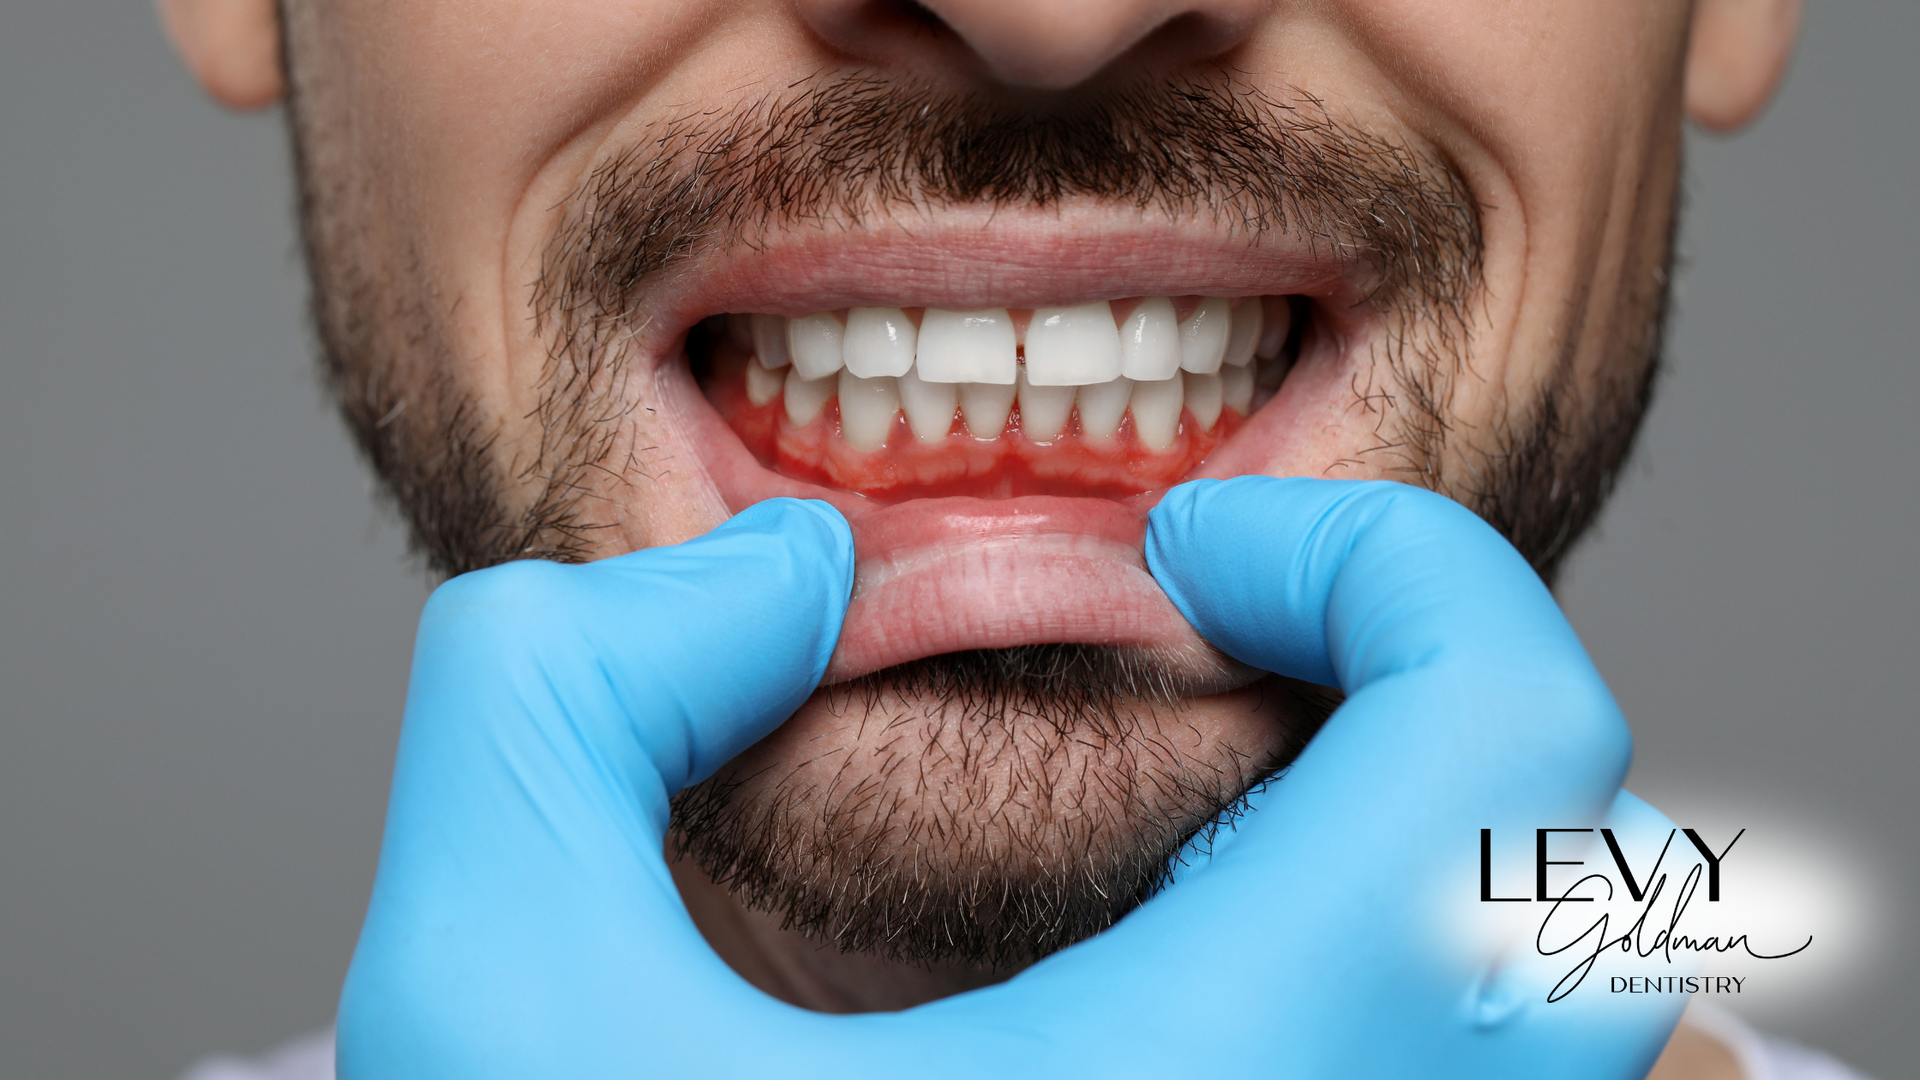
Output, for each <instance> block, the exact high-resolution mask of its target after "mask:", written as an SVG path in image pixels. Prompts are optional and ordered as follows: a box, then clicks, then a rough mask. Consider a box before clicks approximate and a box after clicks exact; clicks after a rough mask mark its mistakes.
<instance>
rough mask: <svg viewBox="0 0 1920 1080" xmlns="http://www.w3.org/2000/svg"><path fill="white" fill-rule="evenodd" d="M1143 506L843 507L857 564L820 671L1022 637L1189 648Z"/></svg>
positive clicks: (1029, 501)
mask: <svg viewBox="0 0 1920 1080" xmlns="http://www.w3.org/2000/svg"><path fill="white" fill-rule="evenodd" d="M1146 510H1147V505H1144V504H1143V502H1142V501H1137V500H1136V501H1129V502H1126V503H1121V502H1111V501H1107V500H1104V499H1087V498H1058V497H1048V496H1030V497H1025V498H1017V499H971V498H946V499H917V500H913V501H910V502H905V503H900V504H896V505H893V506H884V507H874V508H872V509H871V510H869V511H868V512H865V513H860V514H856V515H849V520H850V522H851V523H852V525H853V533H854V550H855V551H856V552H857V553H858V556H857V557H858V567H857V571H856V577H855V583H854V596H853V603H852V605H851V606H850V607H849V608H848V611H847V621H846V626H845V628H844V629H843V630H842V632H841V635H840V644H839V647H838V648H837V649H836V650H835V651H834V655H833V660H832V663H831V664H830V665H829V667H828V670H827V681H829V682H838V681H843V680H846V679H851V678H855V677H858V676H860V675H863V674H866V673H868V672H872V671H876V670H879V669H881V668H885V667H891V666H893V665H895V664H900V663H904V662H906V661H909V660H915V659H919V658H921V657H926V656H936V655H940V654H942V653H949V652H957V651H960V650H963V649H992V648H1006V647H1010V646H1014V645H1023V644H1029V643H1035V642H1075V643H1085V644H1097V645H1112V646H1121V647H1135V648H1140V649H1144V650H1152V651H1154V652H1163V651H1165V650H1166V649H1167V648H1168V646H1169V645H1170V644H1172V643H1177V642H1181V641H1182V640H1183V639H1186V640H1187V641H1188V643H1190V644H1192V645H1198V644H1199V642H1198V639H1197V638H1196V637H1195V635H1194V634H1193V631H1192V629H1191V628H1189V627H1188V626H1187V624H1186V622H1185V620H1183V619H1182V618H1181V617H1180V614H1179V612H1178V611H1177V610H1176V609H1175V608H1174V606H1173V604H1172V603H1171V602H1170V601H1168V599H1167V597H1166V594H1165V593H1163V592H1161V591H1160V588H1159V586H1158V585H1156V584H1155V583H1154V580H1153V577H1152V575H1150V574H1149V573H1148V572H1147V568H1146V562H1145V559H1144V558H1143V557H1142V555H1141V541H1142V537H1143V535H1144V532H1145V528H1146V518H1145V514H1146Z"/></svg>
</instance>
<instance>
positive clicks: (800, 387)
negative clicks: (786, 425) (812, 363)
mask: <svg viewBox="0 0 1920 1080" xmlns="http://www.w3.org/2000/svg"><path fill="white" fill-rule="evenodd" d="M783 389H784V390H785V392H786V395H787V419H788V420H789V421H791V422H792V423H793V426H794V427H806V426H807V425H808V424H811V423H813V421H814V418H816V417H818V416H819V415H820V410H821V409H824V408H826V407H827V402H829V401H832V400H833V395H834V394H835V393H837V392H838V391H839V389H840V382H839V380H837V379H803V378H801V377H800V365H798V364H795V365H794V366H793V367H790V368H788V369H787V385H786V386H785V387H784V388H783Z"/></svg>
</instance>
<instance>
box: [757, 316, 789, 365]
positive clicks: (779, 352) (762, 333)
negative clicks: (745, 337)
mask: <svg viewBox="0 0 1920 1080" xmlns="http://www.w3.org/2000/svg"><path fill="white" fill-rule="evenodd" d="M748 324H749V329H750V330H751V331H752V334H753V355H754V357H755V358H757V359H758V360H759V361H760V366H761V367H763V368H766V369H767V370H768V371H778V370H780V369H781V368H783V367H786V366H787V365H788V364H789V363H792V361H791V360H790V359H789V358H788V356H787V320H785V319H783V318H781V317H780V316H778V315H755V316H753V317H752V318H751V319H749V320H748Z"/></svg>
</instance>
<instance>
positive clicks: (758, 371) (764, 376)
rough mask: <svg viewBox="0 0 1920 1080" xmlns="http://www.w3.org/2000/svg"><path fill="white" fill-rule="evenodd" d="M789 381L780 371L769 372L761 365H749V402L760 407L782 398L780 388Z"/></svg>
mask: <svg viewBox="0 0 1920 1080" xmlns="http://www.w3.org/2000/svg"><path fill="white" fill-rule="evenodd" d="M786 383H787V379H786V376H785V375H782V374H781V373H780V372H778V371H768V370H767V369H766V368H763V367H761V366H760V365H759V364H748V365H747V400H748V401H749V402H751V403H753V405H754V406H756V407H758V406H761V405H765V404H766V403H767V402H769V401H772V400H773V399H774V398H777V397H779V396H780V388H781V387H782V386H785V385H786Z"/></svg>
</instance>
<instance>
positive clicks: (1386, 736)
mask: <svg viewBox="0 0 1920 1080" xmlns="http://www.w3.org/2000/svg"><path fill="white" fill-rule="evenodd" d="M1147 559H1148V565H1149V567H1150V568H1151V569H1152V571H1153V573H1154V575H1155V577H1156V578H1157V579H1158V580H1159V581H1160V582H1161V584H1162V586H1163V587H1164V588H1165V589H1166V590H1167V592H1168V595H1169V596H1170V597H1172V598H1173V600H1174V602H1175V604H1176V605H1178V606H1179V607H1180V609H1181V611H1182V612H1183V613H1184V614H1185V615H1186V616H1187V617H1188V619H1189V620H1190V621H1191V622H1192V623H1193V624H1194V626H1195V627H1196V628H1197V629H1198V630H1199V631H1200V633H1201V634H1203V635H1204V636H1206V637H1207V638H1208V640H1210V641H1212V642H1214V643H1215V644H1217V645H1219V646H1220V647H1221V648H1223V649H1224V650H1226V651H1227V652H1229V653H1230V654H1232V655H1234V656H1236V657H1237V658H1239V659H1241V660H1243V661H1246V662H1248V663H1251V664H1254V665H1256V666H1259V667H1262V668H1265V669H1267V670H1274V671H1279V672H1282V673H1284V674H1288V675H1293V676H1296V677H1301V678H1306V679H1310V680H1313V681H1316V682H1323V683H1325V682H1331V683H1337V684H1338V685H1340V686H1341V687H1342V688H1343V689H1345V690H1346V691H1347V693H1348V698H1347V701H1346V702H1345V704H1344V705H1342V707H1341V708H1340V709H1339V710H1337V711H1336V713H1335V714H1334V716H1333V717H1332V718H1331V719H1330V720H1329V721H1328V723H1327V724H1326V725H1325V727H1324V728H1323V729H1322V730H1321V732H1320V733H1319V734H1318V735H1317V736H1316V737H1315V738H1314V740H1313V741H1312V743H1310V744H1309V746H1308V747H1307V749H1306V751H1305V752H1304V753H1303V754H1302V755H1301V757H1300V758H1299V760H1298V761H1297V762H1296V764H1295V765H1294V766H1293V768H1292V769H1291V770H1290V771H1289V772H1287V773H1286V774H1285V775H1284V776H1283V777H1282V778H1281V779H1280V780H1279V781H1278V782H1277V783H1276V784H1275V785H1274V786H1273V787H1272V788H1271V789H1270V790H1269V791H1267V792H1266V793H1265V795H1264V796H1263V798H1262V799H1261V800H1260V801H1261V804H1262V805H1261V806H1260V808H1259V809H1258V810H1257V812H1255V813H1252V814H1250V815H1249V816H1248V818H1247V819H1245V820H1243V821H1242V822H1241V824H1240V826H1239V835H1238V837H1237V838H1236V839H1235V840H1234V842H1233V843H1232V845H1230V846H1229V847H1227V848H1226V849H1225V850H1224V851H1223V852H1222V853H1221V855H1220V856H1219V857H1218V858H1216V859H1215V860H1214V862H1213V864H1212V865H1210V866H1208V867H1206V868H1205V869H1204V870H1203V871H1201V872H1199V873H1196V874H1194V875H1192V876H1191V877H1189V878H1188V879H1187V880H1184V881H1182V882H1181V883H1180V884H1179V885H1178V886H1176V887H1174V888H1172V889H1169V890H1168V891H1167V892H1165V893H1163V894H1162V895H1161V896H1159V897H1157V898H1155V899H1154V900H1152V901H1149V902H1148V903H1147V904H1146V905H1145V906H1143V907H1142V908H1141V909H1140V910H1138V911H1136V912H1135V913H1134V914H1133V915H1131V916H1129V917H1128V918H1127V919H1126V920H1124V921H1123V922H1122V923H1121V924H1120V925H1119V926H1117V927H1115V928H1114V929H1113V930H1110V931H1108V932H1107V933H1106V934H1103V935H1101V936H1099V937H1097V938H1094V939H1092V940H1090V941H1088V942H1085V943H1083V944H1082V945H1080V946H1076V947H1075V948H1074V949H1071V950H1068V951H1067V952H1066V953H1063V954H1061V955H1059V956H1057V957H1055V958H1053V959H1051V960H1049V961H1046V962H1043V963H1042V964H1041V965H1039V966H1038V967H1036V968H1035V969H1033V970H1031V971H1029V972H1028V973H1026V974H1023V975H1022V976H1020V977H1019V978H1017V979H1016V980H1014V983H1013V984H1012V986H1010V987H1009V988H1008V991H1007V992H1008V993H1014V994H1023V995H1024V997H1021V998H1019V999H1018V1001H1020V1002H1024V1005H1016V1006H1015V1007H1014V1010H1013V1011H1014V1012H1017V1011H1018V1010H1019V1008H1020V1007H1026V1008H1031V1007H1034V1005H1035V1004H1036V1003H1037V1002H1039V1001H1043V1000H1047V999H1049V998H1050V997H1055V996H1057V995H1062V994H1080V995H1082V996H1083V997H1090V1000H1089V1002H1088V1007H1087V1009H1086V1010H1085V1012H1084V1013H1083V1014H1077V1015H1085V1016H1088V1017H1100V1018H1102V1019H1101V1020H1100V1023H1101V1025H1102V1027H1103V1030H1105V1031H1106V1035H1105V1038H1107V1039H1109V1040H1111V1039H1113V1038H1116V1037H1118V1038H1119V1039H1120V1040H1122V1042H1123V1043H1124V1045H1125V1047H1126V1050H1127V1052H1128V1053H1130V1054H1133V1055H1136V1056H1135V1057H1134V1059H1133V1060H1135V1061H1136V1062H1137V1063H1138V1064H1140V1065H1141V1066H1142V1068H1144V1069H1149V1070H1150V1069H1153V1068H1184V1069H1189V1070H1192V1071H1197V1070H1199V1069H1204V1070H1206V1071H1209V1072H1212V1071H1221V1072H1225V1071H1230V1070H1243V1069H1244V1070H1257V1069H1259V1068H1261V1067H1262V1066H1263V1064H1264V1063H1265V1062H1266V1060H1267V1057H1268V1055H1270V1054H1271V1053H1272V1050H1273V1048H1272V1046H1271V1045H1270V1044H1268V1043H1266V1042H1264V1041H1262V1040H1253V1039H1241V1038H1237V1037H1234V1036H1233V1035H1232V1033H1235V1032H1240V1031H1261V1030H1267V1029H1270V1028H1271V1027H1272V1026H1273V1025H1274V1024H1276V1023H1277V1022H1280V1021H1279V1018H1281V1017H1285V1018H1286V1020H1285V1024H1286V1026H1288V1027H1292V1026H1293V1025H1294V1024H1295V1023H1299V1024H1301V1025H1302V1029H1303V1030H1309V1031H1312V1032H1314V1037H1313V1038H1312V1039H1311V1040H1307V1041H1305V1042H1303V1043H1302V1044H1301V1045H1302V1046H1303V1047H1304V1048H1305V1050H1304V1051H1303V1053H1304V1054H1305V1055H1306V1057H1307V1060H1302V1061H1300V1062H1299V1065H1300V1069H1299V1072H1300V1075H1308V1076H1317V1075H1328V1076H1334V1075H1344V1076H1364V1075H1416V1074H1421V1073H1422V1072H1423V1063H1425V1062H1427V1061H1428V1060H1429V1057H1430V1055H1432V1054H1435V1053H1440V1052H1442V1051H1445V1052H1446V1053H1451V1054H1453V1055H1454V1057H1453V1058H1452V1060H1462V1061H1469V1062H1471V1061H1475V1060H1478V1061H1479V1062H1480V1063H1481V1064H1487V1065H1490V1064H1492V1060H1491V1059H1492V1057H1497V1056H1498V1055H1499V1054H1502V1053H1516V1052H1519V1051H1516V1050H1509V1049H1506V1048H1508V1047H1513V1046H1517V1045H1518V1043H1517V1042H1516V1041H1515V1040H1512V1039H1502V1038H1498V1037H1494V1036H1492V1035H1488V1036H1486V1037H1481V1035H1482V1034H1483V1033H1482V1032H1481V1031H1480V1029H1477V1028H1476V1027H1475V1026H1474V1025H1475V1023H1476V1020H1475V1017H1476V1016H1477V1015H1478V1014H1477V1013H1476V1012H1475V1009H1474V1000H1475V994H1476V993H1477V991H1476V987H1477V986H1479V985H1480V980H1481V979H1482V977H1483V976H1484V975H1485V973H1486V968H1485V966H1484V965H1483V966H1479V967H1476V966H1475V965H1476V963H1477V962H1481V961H1484V960H1485V959H1486V958H1484V957H1482V958H1478V960H1476V959H1475V958H1471V957H1468V958H1463V957H1462V956H1461V955H1459V953H1458V952H1457V951H1455V950H1453V949H1452V948H1451V946H1450V943H1449V942H1448V940H1447V935H1448V933H1449V930H1448V926H1447V918H1448V914H1449V913H1450V912H1452V911H1454V910H1456V909H1455V908H1454V906H1453V904H1454V901H1455V900H1456V899H1457V894H1456V893H1455V892H1454V891H1453V890H1455V888H1456V886H1458V884H1459V883H1460V882H1461V881H1462V880H1465V881H1468V882H1471V881H1472V878H1471V877H1470V876H1467V877H1464V878H1463V873H1462V872H1463V871H1470V870H1471V868H1472V867H1473V866H1474V860H1475V858H1476V856H1477V840H1478V836H1479V830H1480V829H1481V828H1483V827H1490V826H1491V827H1507V826H1510V825H1513V824H1514V823H1517V822H1524V823H1525V825H1526V827H1527V828H1533V827H1538V826H1560V825H1584V824H1591V823H1592V821H1593V820H1594V819H1595V818H1597V817H1598V816H1599V814H1600V813H1601V812H1602V811H1603V810H1604V809H1605V808H1606V807H1607V806H1608V805H1609V804H1610V803H1611V801H1612V799H1613V796H1614V793H1615V792H1616V791H1617V789H1618V786H1619V782H1620V779H1621V777H1622V775H1623V774H1624V771H1625V767H1626V762H1627V758H1628V753H1629V740H1628V737H1627V733H1626V728H1625V725H1624V722H1623V721H1622V719H1621V717H1620V715H1619V712H1618V709H1617V708H1616V707H1615V705H1614V704H1613V701H1612V699H1611V697H1610V695H1609V694H1608V693H1607V691H1606V688H1605V685H1604V684H1603V683H1602V682H1601V680H1600V678H1599V676H1598V674H1597V672H1595V671H1594V670H1593V667H1592V665H1591V663H1590V662H1589V661H1588V660H1587V658H1586V656H1585V653H1584V651H1583V650H1582V649H1581V648H1580V645H1579V641H1578V639H1577V638H1576V637H1575V636H1574V634H1573V632H1572V630H1571V629H1570V628H1569V627H1568V626H1567V625H1566V623H1565V620H1564V619H1563V618H1562V616H1561V614H1560V612H1559V609H1558V607H1557V605H1555V603H1554V601H1553V598H1552V596H1551V595H1550V594H1549V593H1548V592H1547V590H1546V589H1545V587H1544V586H1543V585H1542V584H1541V583H1540V581H1539V579H1538V578H1537V576H1536V575H1535V574H1534V573H1533V571H1532V569H1531V568H1530V567H1529V566H1528V565H1527V564H1526V562H1525V561H1524V560H1523V559H1521V558H1520V557H1519V556H1518V554H1516V553H1515V552H1514V551H1513V550H1512V549H1511V547H1509V546H1508V545H1507V544H1506V542H1505V541H1504V540H1503V539H1502V538H1501V537H1500V536H1499V535H1498V534H1496V533H1494V532H1493V530H1492V529H1490V528H1488V527H1487V526H1486V525H1485V524H1484V523H1482V522H1480V521H1479V519H1477V518H1475V517H1474V516H1473V515H1472V514H1471V513H1469V512H1468V511H1466V510H1465V509H1464V508H1461V507H1459V506H1458V505H1456V504H1454V503H1451V502H1449V501H1447V500H1445V499H1442V498H1441V497H1439V496H1436V495H1432V494H1430V493H1427V492H1422V491H1419V490H1417V489H1413V488H1407V487H1404V486H1402V485H1396V484H1380V483H1370V484H1363V483H1340V482H1330V481H1315V480H1279V479H1271V478H1242V479H1237V480H1232V481H1227V482H1204V481H1203V482H1199V483H1196V484H1189V485H1183V486H1182V487H1180V488H1176V489H1174V490H1173V491H1172V492H1170V493H1169V494H1168V496H1167V497H1166V499H1165V500H1164V501H1163V502H1162V503H1161V504H1160V507H1159V508H1158V509H1157V510H1155V511H1154V513H1153V516H1152V517H1151V519H1150V525H1149V530H1148V536H1147ZM1148 973H1151V974H1150V977H1148ZM1008 1000H1014V999H1008ZM952 1007H953V1008H956V1009H959V1008H985V1007H988V1006H987V1005H986V1004H985V1003H984V1002H983V1003H981V1004H978V1005H976V1004H973V1003H963V1004H956V1005H955V1006H952ZM1533 1007H1534V1006H1533V1003H1528V1004H1527V1008H1526V1009H1522V1010H1520V1011H1519V1012H1518V1013H1516V1014H1514V1015H1515V1016H1519V1017H1522V1018H1524V1017H1525V1016H1526V1015H1528V1013H1527V1010H1528V1009H1531V1008H1533ZM934 1008H935V1009H938V1008H940V1006H935V1007H934ZM1383 1010H1389V1011H1391V1015H1392V1024H1390V1025H1388V1024H1383V1022H1382V1017H1383V1015H1385V1014H1383ZM1109 1018H1113V1019H1115V1020H1116V1022H1115V1023H1113V1024H1112V1026H1111V1028H1106V1027H1105V1024H1106V1021H1107V1019H1109ZM1504 1023H1505V1021H1503V1024H1504ZM1635 1025H1637V1026H1635ZM1658 1026H1659V1021H1658V1020H1657V1018H1656V1019H1655V1020H1653V1021H1649V1020H1648V1019H1647V1018H1645V1017H1639V1018H1637V1019H1635V1020H1634V1021H1633V1022H1632V1023H1629V1024H1628V1025H1627V1027H1626V1028H1624V1029H1623V1028H1619V1027H1615V1028H1614V1032H1613V1033H1614V1034H1615V1035H1616V1036H1618V1038H1619V1040H1620V1041H1619V1042H1618V1046H1619V1047H1621V1048H1622V1049H1621V1050H1620V1053H1622V1054H1627V1055H1629V1056H1631V1054H1633V1053H1637V1052H1638V1048H1639V1047H1641V1046H1642V1044H1643V1043H1644V1042H1645V1040H1646V1039H1648V1038H1655V1037H1663V1035H1664V1033H1663V1032H1658V1033H1656V1034H1649V1032H1651V1031H1653V1030H1654V1029H1656V1028H1658ZM1524 1027H1525V1024H1524V1022H1522V1021H1516V1022H1515V1023H1514V1025H1513V1027H1512V1028H1510V1029H1508V1028H1503V1030H1520V1029H1523V1028H1524ZM1387 1030H1393V1031H1397V1032H1399V1037H1396V1038H1383V1037H1382V1035H1381V1032H1383V1031H1387ZM1116 1033H1120V1034H1117V1035H1116ZM1196 1033H1198V1034H1196ZM1082 1034H1083V1036H1084V1037H1085V1038H1086V1039H1089V1040H1091V1039H1094V1038H1095V1037H1096V1035H1095V1033H1094V1032H1093V1031H1092V1030H1089V1031H1087V1032H1084V1033H1082ZM1070 1041H1071V1040H1070ZM1169 1048H1177V1050H1170V1049H1169ZM1313 1055H1320V1057H1319V1058H1318V1059H1313ZM1176 1057H1177V1058H1179V1060H1178V1061H1176V1060H1175V1058H1176ZM1443 1058H1444V1055H1443ZM1433 1060H1441V1059H1433ZM1608 1060H1615V1059H1600V1061H1599V1062H1598V1064H1599V1065H1605V1063H1606V1061H1608ZM1554 1071H1555V1070H1554V1068H1553V1066H1552V1062H1551V1061H1550V1060H1543V1062H1542V1064H1541V1067H1540V1070H1539V1071H1538V1072H1536V1073H1535V1074H1534V1075H1552V1074H1553V1073H1554ZM1425 1074H1426V1075H1444V1074H1443V1073H1434V1072H1430V1071H1429V1072H1426V1073H1425ZM1489 1074H1491V1073H1489ZM1462 1075H1473V1073H1472V1072H1471V1071H1468V1072H1466V1073H1463V1074H1462ZM1584 1075H1594V1076H1602V1075H1608V1073H1607V1072H1605V1071H1604V1070H1603V1071H1597V1072H1590V1073H1586V1074H1584Z"/></svg>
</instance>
